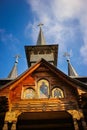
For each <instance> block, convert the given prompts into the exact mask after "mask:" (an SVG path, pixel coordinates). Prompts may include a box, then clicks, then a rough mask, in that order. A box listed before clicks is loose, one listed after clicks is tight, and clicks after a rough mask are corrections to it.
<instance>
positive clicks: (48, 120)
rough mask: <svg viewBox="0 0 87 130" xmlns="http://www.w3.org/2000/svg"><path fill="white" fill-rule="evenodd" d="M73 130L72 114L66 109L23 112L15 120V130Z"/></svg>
mask: <svg viewBox="0 0 87 130" xmlns="http://www.w3.org/2000/svg"><path fill="white" fill-rule="evenodd" d="M35 129H38V130H45V129H47V130H54V129H55V130H60V129H61V130H64V129H67V130H74V125H73V119H72V116H71V115H70V114H69V113H68V112H66V111H58V112H57V111H50V112H24V113H21V115H19V117H18V121H17V130H35Z"/></svg>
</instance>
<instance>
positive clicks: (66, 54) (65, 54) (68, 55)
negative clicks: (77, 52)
mask: <svg viewBox="0 0 87 130" xmlns="http://www.w3.org/2000/svg"><path fill="white" fill-rule="evenodd" d="M63 56H64V57H66V59H67V61H69V60H70V54H69V53H68V52H65V53H64V55H63Z"/></svg>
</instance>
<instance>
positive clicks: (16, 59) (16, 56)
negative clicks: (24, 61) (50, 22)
mask: <svg viewBox="0 0 87 130" xmlns="http://www.w3.org/2000/svg"><path fill="white" fill-rule="evenodd" d="M19 58H20V55H15V63H18V59H19Z"/></svg>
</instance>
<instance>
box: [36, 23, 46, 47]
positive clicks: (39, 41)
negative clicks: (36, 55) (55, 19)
mask: <svg viewBox="0 0 87 130" xmlns="http://www.w3.org/2000/svg"><path fill="white" fill-rule="evenodd" d="M38 26H39V27H40V31H39V35H38V39H37V45H46V42H45V38H44V35H43V31H42V28H41V27H42V26H43V24H42V23H40V24H39V25H38Z"/></svg>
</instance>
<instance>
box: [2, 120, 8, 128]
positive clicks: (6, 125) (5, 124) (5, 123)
mask: <svg viewBox="0 0 87 130" xmlns="http://www.w3.org/2000/svg"><path fill="white" fill-rule="evenodd" d="M2 130H8V122H7V121H6V122H4V126H3V128H2Z"/></svg>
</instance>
